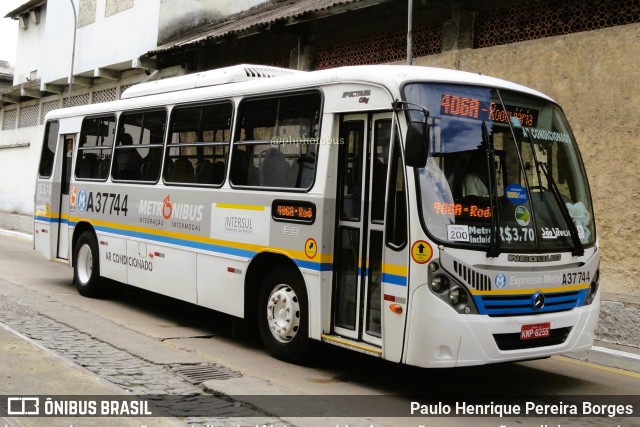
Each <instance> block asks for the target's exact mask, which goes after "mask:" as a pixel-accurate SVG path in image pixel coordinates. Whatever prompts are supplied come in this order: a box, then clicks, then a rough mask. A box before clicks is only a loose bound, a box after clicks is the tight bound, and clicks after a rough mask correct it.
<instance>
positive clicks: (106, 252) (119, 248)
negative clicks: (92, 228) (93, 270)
mask: <svg viewBox="0 0 640 427" xmlns="http://www.w3.org/2000/svg"><path fill="white" fill-rule="evenodd" d="M97 237H98V248H99V250H100V275H101V276H102V277H107V278H109V279H113V280H116V281H118V282H121V283H127V281H128V279H127V241H126V240H125V239H121V238H118V237H114V236H109V235H100V234H99V235H98V236H97Z"/></svg>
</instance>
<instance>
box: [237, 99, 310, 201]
mask: <svg viewBox="0 0 640 427" xmlns="http://www.w3.org/2000/svg"><path fill="white" fill-rule="evenodd" d="M239 111H240V113H239V114H238V122H239V126H238V131H237V134H236V136H235V138H234V140H235V142H234V150H233V155H232V158H231V174H230V177H231V183H232V184H233V185H236V186H245V185H246V186H258V187H270V188H302V189H307V188H309V187H310V186H311V184H312V183H313V180H314V176H315V165H316V163H315V162H316V157H317V155H316V154H317V144H318V135H319V127H320V123H319V116H320V95H319V94H318V93H307V94H298V95H287V96H281V97H276V98H262V99H250V100H245V101H243V102H242V104H241V105H240V110H239Z"/></svg>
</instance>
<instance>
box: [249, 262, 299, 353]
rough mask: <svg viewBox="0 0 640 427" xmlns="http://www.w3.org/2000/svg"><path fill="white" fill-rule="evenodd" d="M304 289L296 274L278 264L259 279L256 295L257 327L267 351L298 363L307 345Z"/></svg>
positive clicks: (293, 269) (291, 269)
mask: <svg viewBox="0 0 640 427" xmlns="http://www.w3.org/2000/svg"><path fill="white" fill-rule="evenodd" d="M308 306H309V305H308V301H307V291H306V289H305V286H304V282H303V280H302V276H301V275H300V273H299V272H298V271H297V270H296V269H295V268H293V267H291V266H287V265H280V266H277V267H275V268H274V269H272V270H271V271H270V272H269V273H268V274H267V276H266V277H265V279H264V280H263V282H262V287H261V288H260V294H259V296H258V310H257V314H258V330H259V331H260V338H262V342H263V343H264V345H265V347H266V348H267V350H269V352H270V353H271V354H272V355H273V356H274V357H276V358H277V359H280V360H283V361H286V362H300V361H301V360H303V358H304V356H305V355H306V353H307V349H308V347H309V320H308V319H309V312H308Z"/></svg>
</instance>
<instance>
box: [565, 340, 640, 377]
mask: <svg viewBox="0 0 640 427" xmlns="http://www.w3.org/2000/svg"><path fill="white" fill-rule="evenodd" d="M565 356H567V357H570V358H572V359H578V360H582V361H583V362H589V363H594V364H596V365H602V366H607V367H610V368H617V369H624V370H625V371H631V372H638V373H640V354H635V353H629V352H626V351H620V350H614V349H611V348H607V347H600V346H595V345H594V346H593V347H592V348H591V349H590V350H586V351H582V352H579V353H570V354H566V355H565Z"/></svg>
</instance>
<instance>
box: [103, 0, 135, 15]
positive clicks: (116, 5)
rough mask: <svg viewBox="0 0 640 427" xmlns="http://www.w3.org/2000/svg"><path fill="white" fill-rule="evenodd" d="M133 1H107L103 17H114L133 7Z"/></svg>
mask: <svg viewBox="0 0 640 427" xmlns="http://www.w3.org/2000/svg"><path fill="white" fill-rule="evenodd" d="M133 3H134V0H107V6H106V8H105V12H104V16H107V17H109V16H111V15H115V14H116V13H120V12H122V11H125V10H127V9H131V8H132V7H133Z"/></svg>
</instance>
